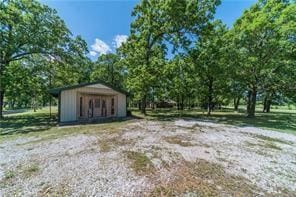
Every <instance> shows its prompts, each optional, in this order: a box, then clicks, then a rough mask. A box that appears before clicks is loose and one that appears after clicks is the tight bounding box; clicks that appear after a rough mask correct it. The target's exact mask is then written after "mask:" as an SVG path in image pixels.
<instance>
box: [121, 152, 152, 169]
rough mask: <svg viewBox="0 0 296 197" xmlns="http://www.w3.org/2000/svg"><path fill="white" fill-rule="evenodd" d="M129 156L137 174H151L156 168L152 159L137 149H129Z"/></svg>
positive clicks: (127, 153)
mask: <svg viewBox="0 0 296 197" xmlns="http://www.w3.org/2000/svg"><path fill="white" fill-rule="evenodd" d="M126 155H127V158H128V159H129V160H131V161H132V164H131V168H132V169H134V171H135V172H136V173H137V174H142V173H144V174H151V173H153V172H154V170H155V168H154V166H153V164H152V162H151V160H150V159H149V158H148V157H147V156H146V155H145V154H144V153H140V152H135V151H127V152H126Z"/></svg>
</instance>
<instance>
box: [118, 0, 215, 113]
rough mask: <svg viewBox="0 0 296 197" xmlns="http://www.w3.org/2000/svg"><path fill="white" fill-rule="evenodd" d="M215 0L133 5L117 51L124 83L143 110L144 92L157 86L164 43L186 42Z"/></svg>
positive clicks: (145, 1) (210, 11) (209, 13)
mask: <svg viewBox="0 0 296 197" xmlns="http://www.w3.org/2000/svg"><path fill="white" fill-rule="evenodd" d="M219 2H220V1H219V0H214V1H208V0H202V1H200V0H193V1H179V0H163V1H158V0H143V1H141V2H140V3H139V4H138V5H137V6H136V7H135V9H134V11H133V13H132V15H133V16H134V17H135V20H134V21H133V22H132V24H131V35H130V37H129V38H128V41H127V42H126V43H125V44H123V47H122V49H121V52H122V54H123V57H124V61H125V65H126V66H127V70H128V74H129V76H128V79H127V85H128V87H129V88H130V89H132V91H133V92H134V93H135V94H136V98H138V99H139V100H141V103H142V105H141V106H142V107H141V112H142V113H144V114H145V109H146V99H147V94H148V93H149V92H151V89H153V86H157V83H158V82H159V79H160V78H161V77H162V76H161V73H162V70H163V67H164V65H165V64H164V57H165V54H166V51H167V45H166V44H167V43H168V42H171V43H172V44H173V46H174V47H173V48H178V46H180V45H187V46H188V45H189V44H190V42H191V39H190V37H188V35H192V33H193V34H194V35H198V34H199V32H200V31H201V29H203V28H204V26H205V24H206V23H207V22H208V21H209V19H211V18H212V17H213V14H214V11H215V7H216V5H217V4H218V3H219Z"/></svg>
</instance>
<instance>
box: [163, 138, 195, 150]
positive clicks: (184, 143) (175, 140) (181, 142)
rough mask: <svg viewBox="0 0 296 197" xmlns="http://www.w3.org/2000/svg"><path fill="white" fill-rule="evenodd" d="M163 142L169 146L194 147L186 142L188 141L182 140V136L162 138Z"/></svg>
mask: <svg viewBox="0 0 296 197" xmlns="http://www.w3.org/2000/svg"><path fill="white" fill-rule="evenodd" d="M164 140H165V141H166V142H168V143H170V144H179V145H180V146H184V147H187V146H194V144H192V143H191V142H189V141H188V139H184V137H183V136H169V137H164Z"/></svg>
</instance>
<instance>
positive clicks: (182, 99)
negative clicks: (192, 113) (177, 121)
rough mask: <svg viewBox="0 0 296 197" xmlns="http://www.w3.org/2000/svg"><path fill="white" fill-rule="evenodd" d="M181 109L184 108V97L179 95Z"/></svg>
mask: <svg viewBox="0 0 296 197" xmlns="http://www.w3.org/2000/svg"><path fill="white" fill-rule="evenodd" d="M180 108H181V110H184V97H183V95H181V105H180Z"/></svg>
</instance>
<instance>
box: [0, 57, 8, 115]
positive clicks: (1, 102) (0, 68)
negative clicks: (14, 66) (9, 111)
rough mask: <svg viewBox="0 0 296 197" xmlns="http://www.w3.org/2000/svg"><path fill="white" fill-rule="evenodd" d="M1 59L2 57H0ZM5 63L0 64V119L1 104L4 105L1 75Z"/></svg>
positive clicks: (0, 113)
mask: <svg viewBox="0 0 296 197" xmlns="http://www.w3.org/2000/svg"><path fill="white" fill-rule="evenodd" d="M0 60H2V59H0ZM5 66H7V65H5V64H2V63H1V64H0V120H1V119H3V105H4V90H5V89H4V84H3V81H4V80H3V77H4V76H3V75H4V68H5Z"/></svg>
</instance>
